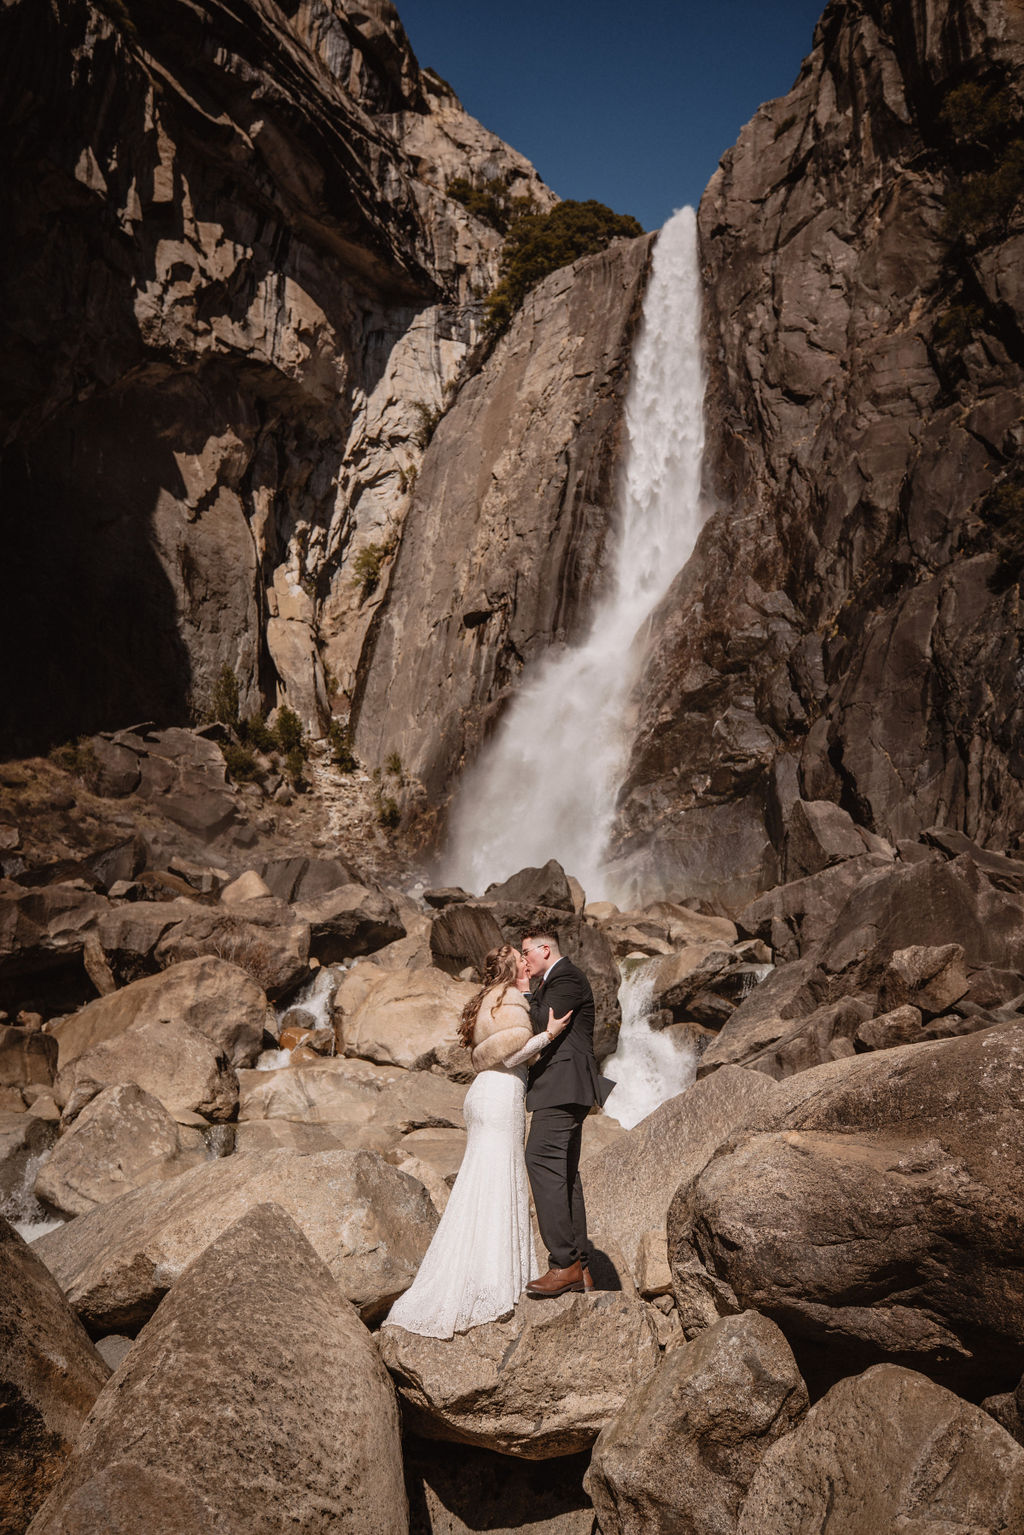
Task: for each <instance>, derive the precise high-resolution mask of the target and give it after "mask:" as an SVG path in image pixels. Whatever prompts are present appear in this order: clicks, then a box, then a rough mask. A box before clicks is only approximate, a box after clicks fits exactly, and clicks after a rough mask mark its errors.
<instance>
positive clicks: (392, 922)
mask: <svg viewBox="0 0 1024 1535" xmlns="http://www.w3.org/2000/svg"><path fill="white" fill-rule="evenodd" d="M295 913H296V915H297V916H298V917H299V919H300V920H301V921H303V922H308V923H309V935H310V936H309V952H310V954H311V955H313V957H314V958H315V959H318V960H319V961H320V963H321V964H323V965H335V964H338V963H339V962H340V961H341V960H345V959H353V958H355V956H356V955H358V954H370V953H372V952H373V950H374V949H382V948H384V946H385V945H386V944H389V943H394V942H396V941H397V940H398V939H399V938H404V937H405V925H404V923H403V922H402V919H401V917H400V916H399V915H398V910H397V908H396V906H395V905H394V903H393V902H392V901H389V900H388V898H387V896H386V895H384V894H382V892H381V891H379V890H367V889H366V888H365V886H363V885H340V886H339V887H338V888H337V889H335V890H331V891H328V892H327V893H326V894H324V895H320V896H317V897H316V899H315V900H311V901H304V902H302V903H301V904H300V905H298V906H296V908H295Z"/></svg>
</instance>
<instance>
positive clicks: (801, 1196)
mask: <svg viewBox="0 0 1024 1535" xmlns="http://www.w3.org/2000/svg"><path fill="white" fill-rule="evenodd" d="M782 1092H783V1094H784V1095H786V1097H787V1099H788V1101H787V1103H786V1105H785V1107H784V1109H783V1111H782V1112H780V1113H779V1115H778V1118H777V1120H776V1122H775V1127H774V1128H772V1129H766V1130H764V1129H763V1130H760V1131H747V1132H743V1133H739V1134H737V1135H736V1136H735V1137H733V1139H732V1140H731V1141H730V1142H729V1143H727V1144H726V1145H723V1146H722V1147H720V1148H719V1150H718V1153H717V1155H716V1156H715V1157H714V1158H713V1159H712V1160H711V1161H710V1162H709V1163H708V1164H707V1166H706V1167H705V1168H704V1169H703V1170H702V1171H700V1172H699V1173H698V1174H697V1175H696V1177H695V1178H693V1179H692V1180H689V1181H687V1182H683V1183H681V1185H680V1188H679V1190H678V1192H677V1194H676V1196H675V1198H674V1199H673V1202H672V1206H671V1208H670V1210H669V1215H668V1237H669V1255H670V1259H671V1263H672V1270H673V1279H674V1287H675V1294H676V1298H677V1302H678V1305H679V1311H680V1316H681V1318H682V1321H683V1325H684V1328H685V1329H687V1331H689V1332H692V1331H693V1330H694V1329H697V1328H700V1327H702V1326H705V1325H707V1323H708V1321H709V1320H711V1319H713V1317H714V1315H715V1314H716V1313H717V1314H726V1313H728V1312H731V1311H736V1310H742V1309H745V1308H747V1307H754V1308H756V1309H757V1310H759V1311H762V1312H764V1314H765V1315H767V1316H770V1317H772V1318H773V1319H774V1320H775V1321H777V1322H778V1324H779V1326H780V1327H782V1329H783V1331H784V1332H785V1333H786V1336H787V1338H788V1339H789V1341H790V1343H791V1345H792V1347H793V1349H794V1352H795V1353H796V1356H797V1359H798V1360H799V1361H800V1362H801V1366H802V1368H803V1370H804V1374H805V1376H806V1377H807V1378H808V1379H809V1380H810V1379H811V1376H812V1375H814V1376H815V1377H816V1378H817V1379H818V1380H824V1381H825V1383H828V1381H830V1380H835V1379H836V1378H837V1377H838V1376H840V1375H842V1374H848V1373H850V1372H851V1371H852V1370H856V1369H858V1368H859V1369H863V1368H864V1366H865V1365H867V1364H871V1363H874V1362H876V1361H879V1360H884V1359H892V1360H896V1361H898V1362H900V1363H913V1364H914V1365H915V1367H916V1368H919V1369H921V1370H922V1371H925V1372H926V1373H928V1374H929V1375H931V1376H933V1377H934V1378H936V1379H938V1380H940V1381H942V1382H943V1383H947V1384H951V1385H953V1386H954V1387H956V1388H958V1389H961V1390H963V1391H965V1392H967V1393H973V1392H982V1393H984V1392H985V1391H988V1392H995V1391H998V1390H1008V1389H1010V1388H1011V1387H1012V1386H1013V1385H1015V1384H1016V1382H1017V1380H1018V1379H1019V1378H1020V1375H1021V1373H1022V1370H1024V1277H1022V1272H1021V1268H1020V1263H1019V1252H1020V1208H1021V1204H1022V1202H1024V1112H1022V1111H1024V1020H1019V1021H1017V1022H1015V1023H1011V1024H1002V1025H999V1026H997V1027H995V1028H992V1029H989V1030H986V1031H984V1032H982V1033H978V1034H972V1035H968V1036H965V1037H962V1038H959V1039H950V1040H941V1041H937V1042H935V1043H929V1044H920V1045H905V1046H902V1047H900V1048H897V1049H894V1050H887V1051H884V1052H882V1053H879V1054H872V1055H862V1056H857V1057H854V1058H851V1059H847V1060H843V1061H838V1062H835V1063H833V1064H831V1065H826V1066H819V1067H817V1068H815V1069H814V1070H812V1071H808V1072H804V1073H801V1074H800V1075H798V1076H796V1077H793V1078H792V1079H791V1080H790V1081H789V1082H787V1083H786V1084H785V1086H784V1087H783V1088H782Z"/></svg>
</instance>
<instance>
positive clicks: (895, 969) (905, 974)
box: [878, 943, 968, 1018]
mask: <svg viewBox="0 0 1024 1535" xmlns="http://www.w3.org/2000/svg"><path fill="white" fill-rule="evenodd" d="M967 986H968V981H967V976H966V974H965V972H964V951H963V947H962V945H960V944H959V943H945V944H941V945H939V946H938V947H936V946H934V945H930V944H929V945H923V944H915V945H914V946H913V947H912V948H909V949H897V950H896V952H895V954H894V955H893V956H892V958H891V959H890V961H889V963H888V965H886V967H885V970H884V971H883V972H882V979H881V983H880V985H879V988H878V1000H879V1003H880V1005H881V1006H882V1007H883V1008H884V1009H885V1010H886V1011H887V1012H888V1011H891V1010H892V1009H893V1008H897V1007H903V1006H905V1005H907V1004H909V1005H911V1006H913V1007H916V1008H919V1009H920V1011H921V1012H922V1013H925V1014H927V1015H928V1017H930V1018H934V1017H935V1015H936V1014H937V1013H944V1012H946V1011H947V1010H948V1009H949V1008H951V1007H952V1006H953V1004H954V1002H957V1001H959V999H960V998H961V997H962V996H963V995H964V992H965V991H966V990H967Z"/></svg>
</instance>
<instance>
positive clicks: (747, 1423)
mask: <svg viewBox="0 0 1024 1535" xmlns="http://www.w3.org/2000/svg"><path fill="white" fill-rule="evenodd" d="M806 1411H807V1388H806V1387H805V1385H804V1383H803V1381H802V1380H801V1378H800V1373H799V1371H798V1370H797V1367H796V1361H795V1360H794V1358H793V1355H792V1353H791V1352H790V1349H789V1345H788V1344H787V1343H786V1340H785V1338H784V1337H783V1335H782V1333H781V1332H780V1331H779V1329H778V1328H777V1327H776V1326H775V1324H774V1323H773V1322H769V1321H768V1319H767V1317H763V1316H759V1315H758V1314H757V1312H756V1311H744V1312H743V1313H742V1315H740V1316H733V1317H724V1318H723V1319H722V1320H721V1321H720V1322H716V1323H715V1325H714V1326H713V1327H710V1328H709V1329H708V1331H707V1332H704V1333H701V1335H700V1337H699V1338H697V1339H696V1340H695V1341H694V1342H693V1343H689V1344H687V1345H685V1346H684V1347H682V1348H676V1349H673V1350H672V1352H671V1353H669V1354H668V1355H666V1357H665V1359H664V1360H663V1361H662V1363H661V1364H660V1365H659V1367H658V1369H657V1370H655V1372H654V1374H653V1375H651V1376H649V1377H648V1378H647V1379H646V1380H645V1381H643V1382H641V1384H640V1385H639V1386H638V1387H637V1389H636V1390H635V1391H634V1392H633V1393H632V1395H631V1396H629V1397H627V1398H626V1401H625V1402H624V1403H623V1405H622V1407H621V1409H620V1410H619V1412H618V1413H617V1414H616V1416H615V1417H614V1418H613V1419H612V1420H611V1422H610V1423H608V1424H607V1425H606V1426H605V1427H604V1428H603V1429H602V1430H601V1433H600V1435H599V1436H598V1440H597V1443H596V1444H595V1445H594V1453H593V1458H592V1460H591V1463H590V1470H589V1472H588V1473H587V1478H586V1482H585V1485H586V1487H587V1489H588V1491H589V1492H590V1496H591V1497H592V1498H593V1500H594V1511H595V1513H596V1515H597V1521H598V1524H599V1525H600V1528H601V1535H676V1532H677V1531H679V1530H684V1529H685V1530H686V1531H687V1535H733V1531H734V1530H735V1528H736V1519H737V1516H738V1514H739V1511H740V1508H741V1506H742V1503H743V1500H744V1498H745V1496H746V1493H747V1489H748V1487H749V1486H750V1481H751V1478H752V1477H753V1475H754V1472H755V1471H756V1470H757V1468H758V1466H759V1465H760V1464H761V1461H762V1460H763V1458H764V1455H765V1452H766V1451H767V1450H769V1449H770V1448H771V1446H772V1445H773V1444H774V1443H775V1442H776V1440H778V1439H779V1438H781V1436H782V1435H784V1434H788V1433H789V1432H790V1431H791V1430H792V1429H793V1428H794V1427H795V1426H796V1424H797V1423H799V1421H800V1419H801V1418H802V1417H803V1415H804V1413H805V1412H806Z"/></svg>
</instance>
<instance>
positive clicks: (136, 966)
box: [98, 897, 309, 998]
mask: <svg viewBox="0 0 1024 1535" xmlns="http://www.w3.org/2000/svg"><path fill="white" fill-rule="evenodd" d="M98 934H99V941H100V944H101V945H102V948H103V952H104V954H105V955H106V957H107V960H108V962H109V964H110V967H111V969H112V971H113V972H114V975H115V976H116V977H117V980H118V981H119V983H120V984H121V985H126V984H127V983H128V982H129V981H135V980H138V979H139V977H140V976H143V975H151V974H152V973H153V972H154V971H156V970H165V969H167V968H168V967H169V966H170V965H174V964H177V963H178V962H179V961H180V960H187V959H196V958H198V957H199V956H200V955H203V954H210V955H215V956H217V957H218V958H220V959H226V960H228V961H230V962H231V963H232V964H235V965H238V966H239V967H240V968H241V969H242V970H245V971H246V972H247V973H248V974H249V975H250V976H251V977H252V978H253V980H255V981H256V982H257V984H258V985H259V986H261V987H262V989H263V990H264V991H265V992H266V993H267V995H268V996H269V997H272V998H277V997H279V996H283V995H284V994H285V993H286V992H288V991H290V990H292V989H293V988H294V987H295V986H297V985H298V984H299V982H300V981H301V980H302V979H303V978H304V977H305V975H306V973H307V970H308V961H309V927H308V924H306V923H305V922H300V921H299V920H298V919H297V918H296V917H295V915H294V913H293V912H292V910H291V908H290V907H289V906H285V905H284V903H283V902H280V901H271V900H268V899H267V898H266V897H264V898H263V899H261V900H256V901H241V902H239V903H238V904H237V905H235V906H232V907H229V908H228V909H226V910H225V909H224V908H223V907H218V906H208V905H203V904H202V903H201V902H199V901H195V900H191V899H189V898H187V897H182V898H180V899H177V900H173V901H137V902H134V903H133V904H129V905H127V906H117V907H114V908H112V909H111V910H110V911H109V912H108V913H106V914H105V915H104V916H102V917H101V919H100V921H99V924H98Z"/></svg>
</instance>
